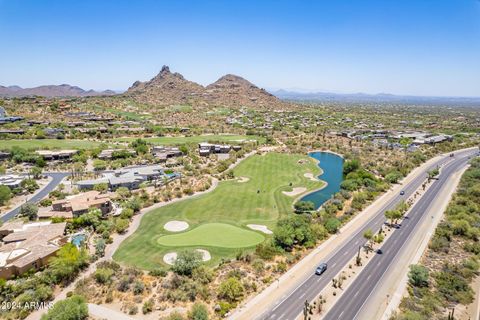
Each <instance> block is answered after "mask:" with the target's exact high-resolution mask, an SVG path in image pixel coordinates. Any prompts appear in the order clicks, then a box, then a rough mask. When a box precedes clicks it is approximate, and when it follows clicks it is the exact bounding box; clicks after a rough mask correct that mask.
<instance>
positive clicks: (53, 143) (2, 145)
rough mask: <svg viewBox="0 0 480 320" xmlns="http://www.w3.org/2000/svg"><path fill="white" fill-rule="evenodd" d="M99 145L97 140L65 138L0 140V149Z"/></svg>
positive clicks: (77, 147)
mask: <svg viewBox="0 0 480 320" xmlns="http://www.w3.org/2000/svg"><path fill="white" fill-rule="evenodd" d="M100 145H101V142H98V141H88V140H67V139H12V140H0V150H9V149H11V148H12V147H20V148H23V149H27V150H38V149H75V150H77V149H78V150H80V149H93V148H96V147H98V146H100Z"/></svg>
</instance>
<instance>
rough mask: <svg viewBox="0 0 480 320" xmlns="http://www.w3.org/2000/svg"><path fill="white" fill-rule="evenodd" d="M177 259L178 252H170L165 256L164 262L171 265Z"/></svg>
mask: <svg viewBox="0 0 480 320" xmlns="http://www.w3.org/2000/svg"><path fill="white" fill-rule="evenodd" d="M175 260H177V253H176V252H169V253H167V254H166V255H164V256H163V262H165V263H166V264H169V265H173V264H174V263H175Z"/></svg>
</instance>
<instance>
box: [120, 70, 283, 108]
mask: <svg viewBox="0 0 480 320" xmlns="http://www.w3.org/2000/svg"><path fill="white" fill-rule="evenodd" d="M124 95H125V96H127V97H131V98H134V99H136V100H137V101H139V102H143V103H148V104H154V105H155V104H158V105H171V104H193V105H217V106H228V107H253V108H261V109H275V108H281V107H285V106H287V105H288V104H287V103H285V102H283V101H281V100H280V99H278V98H277V97H275V96H274V95H272V94H271V93H269V92H267V91H266V90H265V89H261V88H259V87H257V86H255V85H254V84H252V83H251V82H250V81H248V80H246V79H244V78H242V77H240V76H237V75H233V74H226V75H224V76H222V77H220V78H219V79H218V80H217V81H215V82H213V83H211V84H209V85H207V86H205V87H204V86H202V85H200V84H198V83H196V82H193V81H190V80H187V79H185V78H184V77H183V76H182V75H181V74H180V73H177V72H175V73H172V72H171V71H170V68H169V67H168V66H163V67H162V69H161V70H160V72H159V73H158V74H157V75H156V76H155V77H153V78H152V79H150V80H148V81H145V82H141V81H135V82H134V83H133V84H132V86H130V88H128V90H127V91H126V92H125V93H124Z"/></svg>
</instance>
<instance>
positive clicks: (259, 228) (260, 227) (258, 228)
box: [247, 224, 273, 234]
mask: <svg viewBox="0 0 480 320" xmlns="http://www.w3.org/2000/svg"><path fill="white" fill-rule="evenodd" d="M247 227H249V228H250V229H252V230H256V231H260V232H263V233H265V234H272V233H273V232H272V230H270V229H268V228H267V226H264V225H263V224H247Z"/></svg>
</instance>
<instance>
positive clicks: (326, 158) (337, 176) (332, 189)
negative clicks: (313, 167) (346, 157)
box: [300, 152, 343, 209]
mask: <svg viewBox="0 0 480 320" xmlns="http://www.w3.org/2000/svg"><path fill="white" fill-rule="evenodd" d="M308 155H309V156H310V157H312V158H314V159H316V160H318V161H319V163H318V166H319V167H320V169H322V171H323V172H322V174H321V175H319V176H318V178H319V179H321V180H323V181H325V182H326V183H327V185H326V186H325V187H324V188H322V189H320V190H317V191H313V192H311V193H309V194H307V195H306V196H304V197H302V198H301V199H300V200H301V201H311V202H313V203H314V204H315V208H316V209H318V208H320V206H321V205H322V204H323V203H324V202H325V201H327V200H328V199H330V198H331V197H332V196H333V195H334V194H335V193H337V192H338V191H340V184H341V183H342V180H343V158H342V157H341V156H339V155H336V154H334V153H331V152H311V153H309V154H308Z"/></svg>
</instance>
